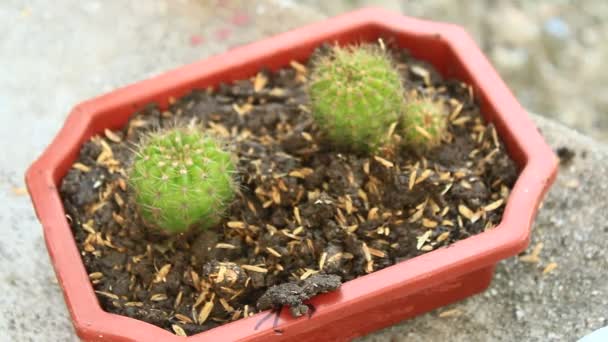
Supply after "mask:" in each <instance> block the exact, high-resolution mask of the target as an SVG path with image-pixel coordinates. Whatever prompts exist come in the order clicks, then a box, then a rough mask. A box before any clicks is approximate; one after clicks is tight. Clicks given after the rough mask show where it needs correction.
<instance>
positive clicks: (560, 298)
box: [0, 0, 608, 341]
mask: <svg viewBox="0 0 608 342" xmlns="http://www.w3.org/2000/svg"><path fill="white" fill-rule="evenodd" d="M294 3H295V2H294V1H288V0H264V1H257V2H255V3H252V2H248V1H244V0H243V1H240V2H239V1H228V0H225V1H202V0H199V1H192V0H191V1H186V0H180V1H178V0H146V1H145V2H144V1H138V2H135V1H120V0H103V1H102V0H98V1H91V0H87V1H78V0H63V1H56V2H49V1H45V0H31V1H28V2H27V3H25V2H23V1H19V0H4V1H2V5H0V32H2V33H3V37H2V39H1V40H0V65H2V66H3V73H2V76H1V77H0V119H2V124H0V147H2V152H1V153H0V204H1V205H0V226H1V227H2V229H3V235H2V239H0V293H2V296H0V331H2V332H3V333H2V334H0V341H76V338H75V336H74V333H73V330H72V328H71V325H70V322H69V319H68V315H67V311H66V309H65V305H64V304H63V299H62V297H61V292H60V290H59V288H58V286H57V284H56V282H55V281H54V275H53V272H52V268H51V266H50V264H49V261H48V257H47V253H46V250H45V248H44V242H43V238H42V234H41V227H40V224H39V223H38V222H37V220H36V218H35V216H34V213H33V210H32V208H31V206H30V203H29V199H28V197H27V196H25V195H24V194H23V193H22V187H23V182H22V178H23V173H24V171H25V169H26V167H27V166H28V165H29V163H30V162H31V161H32V160H33V159H35V158H36V157H37V156H38V155H39V153H40V152H41V151H42V149H43V148H44V147H45V146H46V144H48V142H49V141H50V140H51V139H52V137H53V136H54V135H55V133H56V131H57V130H58V129H59V127H60V125H61V123H62V121H63V119H64V117H65V115H66V114H67V112H68V111H69V109H70V108H71V107H72V106H73V105H74V104H76V103H77V102H79V101H81V100H83V99H87V98H90V97H92V96H95V95H98V94H100V93H103V92H106V91H109V90H111V89H114V88H116V87H118V86H121V85H125V84H128V83H132V82H134V81H137V80H140V79H143V78H146V77H149V76H151V75H154V74H157V73H159V72H162V71H164V70H167V69H170V68H173V67H176V66H179V65H182V64H185V63H188V62H191V61H195V60H198V59H201V58H204V57H206V56H208V55H210V54H213V53H217V52H221V51H224V50H225V49H227V48H229V47H230V46H234V45H238V44H242V43H245V42H248V41H252V40H254V39H257V38H260V37H263V36H267V35H269V34H272V33H277V32H281V31H284V30H287V29H289V28H292V27H296V26H299V25H301V24H302V23H305V22H310V21H313V20H316V19H318V18H320V17H321V15H320V14H318V13H317V12H315V11H313V10H310V9H307V8H303V7H298V5H295V4H294ZM242 14H248V17H247V18H245V17H244V16H243V15H242ZM536 119H537V120H538V123H539V125H540V127H541V128H542V130H543V132H544V133H545V135H546V136H547V139H548V140H549V142H550V143H551V144H552V146H555V147H558V146H562V145H566V144H567V145H568V146H570V147H571V148H574V149H575V150H576V152H577V157H576V158H575V160H574V162H573V164H572V165H570V166H568V167H564V168H562V170H561V174H560V177H559V179H558V181H557V183H556V186H555V187H554V188H553V190H552V191H551V193H550V194H549V197H548V198H547V200H546V202H545V206H544V208H543V210H542V211H541V213H540V215H539V217H538V220H537V223H536V228H535V233H534V241H533V245H534V244H536V243H538V242H542V243H543V244H544V248H543V249H542V251H541V253H540V259H541V261H540V263H538V264H529V263H524V262H521V261H520V260H518V259H515V258H512V259H510V260H507V261H505V262H503V263H501V264H500V265H499V268H498V272H497V277H496V279H495V281H494V282H493V284H492V286H491V288H490V290H489V291H487V292H486V293H484V294H483V295H480V296H477V297H474V298H471V299H469V300H466V301H464V302H462V303H458V304H456V305H453V306H451V307H449V308H443V309H440V310H438V311H437V312H433V313H430V314H427V315H424V316H421V317H418V318H416V319H413V320H410V321H408V322H405V323H403V324H401V325H396V326H393V327H391V328H388V329H386V330H383V331H381V332H378V333H376V334H372V335H370V336H368V337H365V338H364V339H363V340H370V341H371V340H373V341H384V340H391V339H392V340H403V339H406V338H407V339H408V341H409V340H412V341H444V340H450V341H520V340H527V341H530V340H532V341H552V340H554V341H561V340H573V339H575V338H576V337H580V336H582V335H583V334H585V333H587V332H590V331H591V330H593V329H596V328H599V327H601V326H603V325H608V312H607V311H606V308H607V307H608V299H607V298H608V296H607V294H608V285H607V284H608V283H607V282H606V281H605V279H604V278H605V277H603V274H602V271H605V270H606V269H608V265H607V263H608V261H607V255H606V252H605V249H606V242H605V241H606V238H607V237H608V226H607V224H606V222H608V221H607V220H606V213H605V210H604V207H605V206H606V204H607V203H608V201H607V200H606V199H605V196H604V194H605V192H606V184H605V181H604V179H603V178H602V177H603V176H605V175H606V174H607V173H606V165H607V164H606V161H607V159H608V148H607V147H606V146H602V145H600V144H598V143H596V142H594V141H593V140H591V139H589V138H586V137H584V136H581V135H579V134H577V133H575V132H573V131H571V130H569V129H567V128H564V127H563V126H560V125H557V124H554V123H552V122H550V121H547V120H543V119H541V118H536ZM583 153H586V157H585V158H583V157H582V154H583ZM549 262H556V263H557V264H558V267H557V269H555V270H554V271H553V272H552V273H550V274H547V275H543V274H542V270H543V268H544V267H545V266H546V265H547V264H548V263H549ZM449 309H457V310H456V311H453V312H456V313H460V315H456V317H447V318H446V317H443V318H442V317H439V314H440V313H442V312H444V311H446V310H449Z"/></svg>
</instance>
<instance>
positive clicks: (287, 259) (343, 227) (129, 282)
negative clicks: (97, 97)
mask: <svg viewBox="0 0 608 342" xmlns="http://www.w3.org/2000/svg"><path fill="white" fill-rule="evenodd" d="M385 44H386V48H387V49H388V50H389V51H392V54H393V59H394V61H395V63H396V67H397V69H398V70H399V71H400V73H401V75H402V76H403V77H404V79H406V80H407V82H404V87H405V88H406V91H417V92H420V93H421V94H422V95H424V96H425V97H427V98H432V99H433V100H434V101H437V102H441V103H442V105H443V106H444V107H445V109H446V113H447V114H446V115H448V127H447V134H446V136H445V137H444V138H443V139H444V140H443V142H442V143H441V144H440V145H438V146H437V147H435V148H433V149H431V150H429V151H427V152H425V153H424V155H420V154H418V153H417V152H415V151H409V150H406V149H393V150H390V149H381V150H379V151H377V152H376V153H375V154H374V155H373V156H364V155H357V154H349V153H340V152H336V151H334V150H332V149H331V148H330V147H329V146H328V145H327V144H326V143H325V142H324V141H323V140H322V138H320V136H321V135H320V134H319V130H318V128H317V127H316V125H315V124H314V120H312V117H311V113H310V109H309V108H310V105H309V102H308V98H307V95H306V92H305V85H306V82H307V76H306V75H307V72H309V66H308V65H303V64H299V63H292V64H291V66H289V67H287V68H285V69H281V70H279V71H277V72H274V73H268V72H261V73H260V74H258V75H257V76H254V77H252V78H251V79H249V80H243V81H238V82H235V83H234V84H231V85H220V86H218V87H217V88H216V89H205V90H196V91H193V92H192V93H190V94H189V95H186V96H184V97H182V98H179V99H171V101H170V105H169V107H168V108H166V109H160V108H158V107H157V106H155V105H150V106H148V107H146V108H144V109H142V110H141V111H139V112H137V113H135V114H134V115H133V116H132V118H131V119H130V121H129V122H128V124H127V125H126V126H125V127H124V128H123V129H120V130H115V131H110V130H107V131H104V132H102V133H101V134H100V135H98V136H95V137H93V138H92V139H91V140H90V141H88V142H86V143H85V144H84V145H83V146H82V148H81V150H80V155H79V156H78V159H77V160H76V161H75V163H74V165H73V167H72V168H71V169H70V170H69V171H68V173H67V175H66V176H65V177H64V179H63V182H62V185H61V195H62V199H63V204H64V207H65V210H66V214H67V219H68V221H69V223H70V225H71V227H72V229H73V232H74V236H75V238H76V241H77V243H78V246H79V248H80V252H81V255H82V258H83V261H84V264H85V265H86V268H87V271H88V273H89V278H90V280H91V282H92V284H93V286H94V288H95V290H96V291H97V292H96V293H97V296H98V298H99V301H100V303H101V305H102V307H103V308H104V309H105V310H107V311H109V312H113V313H116V314H121V315H126V316H129V317H133V318H136V319H140V320H143V321H146V322H149V323H152V324H155V325H157V326H159V327H162V328H164V329H166V330H168V331H171V332H173V333H175V334H179V335H188V336H191V335H193V334H196V333H198V332H201V331H205V330H207V329H211V328H213V327H215V326H218V325H221V324H224V323H227V322H231V321H234V320H238V319H241V318H244V317H249V316H251V315H253V314H255V313H257V312H258V311H259V310H261V309H262V308H270V307H272V306H274V305H278V304H287V305H291V306H292V309H293V308H295V310H296V311H295V312H294V313H296V314H301V313H303V311H304V310H305V309H304V308H302V307H301V305H302V302H303V301H304V300H305V299H306V298H308V297H310V295H313V294H314V293H318V291H317V290H318V289H319V288H315V290H314V291H312V292H309V290H306V292H303V291H302V286H303V285H302V284H309V283H310V282H313V283H314V282H315V281H317V280H319V279H322V278H320V277H329V275H335V276H336V278H331V279H333V280H332V282H331V286H330V287H328V288H326V289H332V288H335V287H336V286H337V285H338V283H337V281H336V280H335V279H337V277H340V278H341V279H342V281H348V280H351V279H354V278H356V277H358V276H361V275H365V274H369V273H371V272H374V271H377V270H380V269H382V268H385V267H388V266H390V265H393V264H395V263H397V262H400V261H402V260H406V259H409V258H412V257H414V256H417V255H420V254H423V253H427V252H429V251H432V250H435V249H437V248H441V247H445V246H448V245H449V244H451V243H453V242H454V241H457V240H460V239H464V238H467V237H469V236H471V235H474V234H477V233H480V232H483V231H485V230H488V229H492V228H493V227H495V226H496V225H498V223H499V222H500V220H501V217H502V212H503V209H504V206H505V204H506V202H507V198H508V196H509V192H510V189H511V187H512V185H513V183H514V181H515V179H516V177H517V169H516V167H515V165H514V163H513V162H512V161H511V160H510V159H509V158H508V156H507V154H506V152H505V148H504V146H503V144H502V143H501V141H500V139H499V138H498V134H497V132H496V130H495V128H494V127H493V126H492V125H489V124H487V123H485V122H484V120H483V119H482V118H481V116H480V113H479V107H478V106H477V104H476V102H475V98H474V93H473V91H472V88H471V87H470V86H468V85H466V84H463V83H461V82H459V81H454V80H443V79H441V77H440V76H439V74H438V73H437V72H436V71H434V70H433V69H431V68H430V67H429V66H428V65H427V64H425V63H421V62H419V61H416V60H414V59H413V58H412V57H410V56H409V55H408V54H407V52H406V51H403V50H395V49H392V48H391V44H390V41H388V40H385ZM175 122H184V123H186V124H188V123H193V124H196V125H200V126H202V127H205V128H206V129H208V130H210V131H212V133H213V134H216V135H217V136H220V137H223V138H225V139H229V140H230V141H232V144H233V145H234V151H235V152H234V153H236V154H237V156H238V160H239V162H238V163H237V164H236V165H235V168H236V174H237V177H238V178H239V180H240V183H241V186H240V189H239V191H238V193H237V194H236V195H235V199H234V200H233V202H232V203H231V205H230V207H229V209H228V210H227V211H226V213H225V214H224V215H223V216H222V218H221V219H220V223H219V224H218V225H217V226H215V227H211V228H209V229H207V230H204V231H199V232H191V233H188V234H182V235H178V236H173V237H169V238H167V237H165V236H163V235H159V234H157V233H155V232H154V231H153V230H148V229H145V228H144V225H143V224H142V219H141V218H140V217H139V215H138V212H137V210H135V209H134V206H133V204H132V203H133V202H132V201H133V197H132V190H131V189H130V187H129V185H128V184H129V183H128V182H127V181H126V178H125V177H126V170H128V169H129V167H130V166H131V163H132V161H133V158H134V156H133V152H132V151H133V148H132V147H133V146H135V145H136V144H137V143H138V142H140V140H141V139H142V138H144V137H145V136H146V134H147V133H149V132H151V131H154V130H158V129H161V128H167V127H172V126H174V125H175ZM387 134H391V135H395V138H396V139H397V135H398V134H399V131H398V129H396V127H394V126H391V127H387ZM281 284H286V285H281ZM273 286H276V287H273ZM290 286H293V287H294V288H295V287H297V288H298V291H299V292H297V293H298V295H297V296H295V297H294V298H287V297H285V298H283V297H280V296H278V295H272V293H274V292H275V291H278V292H280V289H283V288H287V287H290ZM304 287H305V288H306V286H304ZM322 288H323V287H322ZM269 289H274V290H269ZM260 301H261V302H260ZM258 304H259V305H258ZM292 304H293V305H292Z"/></svg>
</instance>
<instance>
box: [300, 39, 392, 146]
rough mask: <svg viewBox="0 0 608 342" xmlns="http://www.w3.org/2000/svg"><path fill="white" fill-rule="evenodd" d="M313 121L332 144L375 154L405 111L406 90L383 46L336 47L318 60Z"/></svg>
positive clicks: (311, 89)
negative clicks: (404, 92)
mask: <svg viewBox="0 0 608 342" xmlns="http://www.w3.org/2000/svg"><path fill="white" fill-rule="evenodd" d="M308 90H309V95H310V100H311V103H312V110H313V117H314V119H315V121H316V122H317V124H318V126H319V128H320V129H321V130H322V131H323V132H324V133H325V134H326V135H327V137H328V138H329V139H330V140H331V142H332V143H333V144H335V145H337V146H339V147H343V148H347V149H352V150H354V151H358V152H373V151H374V150H376V149H377V148H378V147H380V146H382V145H383V144H385V143H386V142H387V140H388V134H387V133H388V130H389V127H390V125H391V124H392V123H394V122H396V121H398V119H399V115H400V113H401V111H402V108H403V101H404V100H403V86H402V84H401V78H400V75H399V72H398V71H397V70H396V69H395V67H394V66H393V62H392V61H391V59H390V57H389V56H388V55H387V54H386V53H385V52H384V51H383V50H381V49H380V48H379V47H376V46H373V45H361V46H357V47H353V46H350V47H345V48H341V47H338V46H336V47H333V48H332V50H331V52H330V53H329V54H328V55H326V56H323V57H320V58H318V59H317V60H315V61H313V71H312V76H311V79H310V82H309V86H308Z"/></svg>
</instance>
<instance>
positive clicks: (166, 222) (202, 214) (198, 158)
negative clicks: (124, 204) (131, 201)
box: [129, 127, 236, 233]
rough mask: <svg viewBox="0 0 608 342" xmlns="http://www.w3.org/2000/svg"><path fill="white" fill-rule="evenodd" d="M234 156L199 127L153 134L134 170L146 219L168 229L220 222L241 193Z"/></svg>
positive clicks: (139, 204) (132, 182)
mask: <svg viewBox="0 0 608 342" xmlns="http://www.w3.org/2000/svg"><path fill="white" fill-rule="evenodd" d="M234 172H235V166H234V163H233V156H232V154H231V153H230V152H228V151H227V150H226V149H225V148H224V146H223V144H222V142H221V141H219V140H218V139H217V138H214V137H212V136H209V135H206V134H205V133H203V132H202V131H200V130H197V129H195V128H191V127H188V128H184V127H176V128H173V129H170V130H166V131H161V132H158V133H153V134H151V135H150V136H148V137H147V138H146V139H145V141H144V142H143V143H142V144H141V145H140V146H139V147H138V150H137V152H136V155H135V160H134V161H133V166H132V168H131V170H130V173H129V182H130V185H131V187H132V189H133V190H134V194H135V203H136V205H137V207H138V210H139V213H140V215H141V217H142V218H143V220H144V222H145V223H146V224H148V225H150V226H151V227H155V228H158V229H160V230H162V231H165V232H168V233H182V232H186V231H187V230H188V229H190V228H192V227H197V228H201V229H204V228H207V227H210V226H213V225H215V224H217V223H218V221H219V219H220V217H221V214H222V213H223V211H224V210H225V208H226V206H227V204H228V203H229V202H230V201H231V200H232V198H233V197H234V194H235V188H236V185H235V184H236V182H235V180H234V178H233V174H234Z"/></svg>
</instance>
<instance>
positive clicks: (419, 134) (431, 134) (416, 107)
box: [401, 96, 447, 151]
mask: <svg viewBox="0 0 608 342" xmlns="http://www.w3.org/2000/svg"><path fill="white" fill-rule="evenodd" d="M446 129H447V115H446V113H445V107H444V106H443V104H442V103H441V102H438V101H433V100H432V99H430V98H426V97H418V96H411V97H410V99H409V100H408V101H407V103H406V105H405V110H404V113H403V116H402V120H401V132H402V137H403V143H404V144H405V145H406V146H408V147H410V148H412V149H413V150H416V151H426V150H428V149H430V148H433V147H435V146H437V145H439V144H440V143H441V138H442V137H443V135H444V134H445V132H446Z"/></svg>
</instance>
